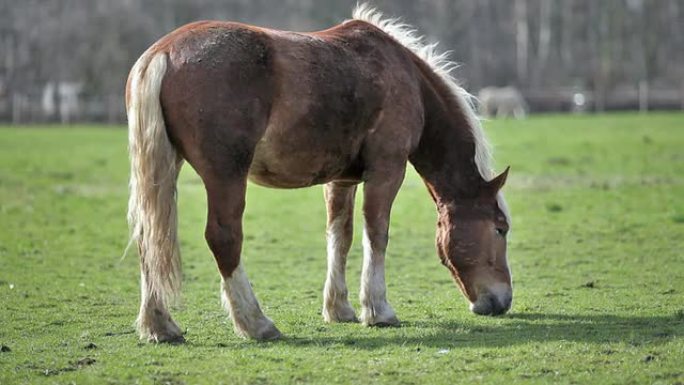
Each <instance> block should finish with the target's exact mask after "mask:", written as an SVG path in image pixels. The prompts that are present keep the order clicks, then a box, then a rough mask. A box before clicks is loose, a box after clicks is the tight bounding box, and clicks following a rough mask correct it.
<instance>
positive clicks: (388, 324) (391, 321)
mask: <svg viewBox="0 0 684 385" xmlns="http://www.w3.org/2000/svg"><path fill="white" fill-rule="evenodd" d="M368 326H373V327H378V328H392V327H399V326H401V321H399V318H397V316H392V317H390V318H387V319H384V320H379V321H375V322H374V323H369V324H368Z"/></svg>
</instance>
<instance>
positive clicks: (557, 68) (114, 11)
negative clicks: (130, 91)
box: [0, 0, 684, 122]
mask: <svg viewBox="0 0 684 385" xmlns="http://www.w3.org/2000/svg"><path fill="white" fill-rule="evenodd" d="M370 2H371V3H372V4H373V5H375V6H376V7H377V8H379V9H381V10H382V11H383V12H385V13H386V14H387V15H391V16H400V17H401V18H402V19H403V20H405V21H406V22H407V23H410V24H413V25H414V26H415V27H416V28H417V29H418V30H419V31H420V32H422V33H423V34H424V35H425V36H426V39H427V40H428V41H431V42H434V41H439V42H440V47H441V48H442V49H443V50H449V51H451V52H452V54H451V55H452V58H453V59H454V60H455V61H457V62H459V63H460V64H461V66H460V67H459V68H458V69H457V70H456V73H455V75H456V76H457V77H458V78H459V79H461V80H462V82H463V84H464V85H465V86H466V88H468V89H470V90H472V91H473V92H476V91H477V90H479V89H481V88H483V87H488V86H500V87H503V86H514V87H516V88H517V89H519V90H520V91H521V92H522V94H523V95H524V96H525V98H526V99H527V100H528V102H529V104H530V107H531V108H532V109H533V110H564V109H570V108H571V104H572V103H573V98H572V96H573V95H577V94H582V95H586V96H587V100H588V101H590V109H594V110H604V109H612V108H636V107H642V108H643V107H644V106H643V103H644V100H646V103H647V104H646V106H645V107H646V108H682V106H683V103H684V101H683V100H684V97H683V96H684V80H683V79H684V66H683V65H682V63H684V1H683V0H605V1H595V0H375V1H370ZM355 4H356V1H355V0H282V1H276V0H193V1H188V0H118V1H112V0H0V120H3V121H13V120H14V121H19V122H21V121H36V120H38V121H41V120H43V121H59V120H62V121H64V120H65V116H64V115H65V114H66V115H68V116H67V117H66V120H95V121H107V122H121V121H123V120H124V119H125V113H124V107H123V96H122V95H123V88H124V84H125V80H126V76H127V74H128V71H129V69H130V67H131V66H132V64H133V62H134V61H135V60H136V59H137V57H138V56H139V55H140V54H141V53H142V52H143V51H144V50H145V49H146V48H147V47H148V46H149V45H150V44H151V43H153V42H154V41H155V40H157V39H158V38H159V37H161V36H163V35H164V34H165V33H168V32H170V31H171V30H173V29H175V28H176V27H178V26H180V25H183V24H185V23H188V22H191V21H194V20H200V19H220V20H237V21H243V22H247V23H252V24H257V25H264V26H270V27H274V28H280V29H287V30H297V31H311V30H317V29H323V28H327V27H330V26H332V25H334V24H337V23H339V22H341V21H343V20H345V19H347V18H349V17H350V14H351V9H352V8H353V7H354V5H355ZM644 95H646V99H644ZM72 103H75V104H74V105H73V106H72ZM640 103H642V104H640ZM72 107H73V108H74V110H73V111H72V110H70V108H72Z"/></svg>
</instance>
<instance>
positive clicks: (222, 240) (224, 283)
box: [204, 176, 280, 340]
mask: <svg viewBox="0 0 684 385" xmlns="http://www.w3.org/2000/svg"><path fill="white" fill-rule="evenodd" d="M204 179H205V180H204V183H205V185H206V188H207V200H208V205H209V213H208V217H207V228H206V232H205V236H206V239H207V243H208V244H209V247H210V248H211V251H212V252H213V253H214V257H215V258H216V263H217V264H218V268H219V271H220V272H221V278H222V279H221V299H222V302H223V304H224V306H225V307H226V310H227V311H228V312H229V313H230V316H231V318H232V319H233V324H234V326H235V332H236V333H237V334H238V335H240V336H241V337H245V338H254V339H259V340H271V339H276V338H278V337H280V332H279V331H278V329H277V328H276V327H275V326H274V325H273V322H272V321H271V320H270V319H268V318H267V317H266V316H264V314H263V313H262V311H261V308H260V307H259V302H258V301H257V299H256V297H255V296H254V292H253V291H252V287H251V285H250V283H249V280H248V279H247V275H246V274H245V271H244V269H243V268H242V264H241V263H240V252H241V249H242V213H243V211H244V208H245V191H246V185H247V179H246V176H244V177H236V178H227V179H229V180H225V179H226V178H220V179H217V178H204Z"/></svg>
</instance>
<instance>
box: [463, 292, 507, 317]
mask: <svg viewBox="0 0 684 385" xmlns="http://www.w3.org/2000/svg"><path fill="white" fill-rule="evenodd" d="M510 308H511V297H510V296H508V297H506V298H505V299H503V302H502V300H500V299H499V298H498V297H497V296H495V295H493V294H486V295H483V296H481V297H480V298H479V299H478V300H477V301H476V302H475V303H473V304H472V305H471V306H470V310H471V311H472V312H473V313H475V314H479V315H501V314H504V313H506V312H507V311H508V309H510Z"/></svg>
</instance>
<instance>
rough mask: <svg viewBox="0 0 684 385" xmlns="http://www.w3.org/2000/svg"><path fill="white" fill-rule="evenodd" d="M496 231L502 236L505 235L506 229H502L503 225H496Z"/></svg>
mask: <svg viewBox="0 0 684 385" xmlns="http://www.w3.org/2000/svg"><path fill="white" fill-rule="evenodd" d="M496 233H497V234H499V235H501V236H502V237H505V236H506V233H508V230H506V229H504V228H503V227H497V228H496Z"/></svg>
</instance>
